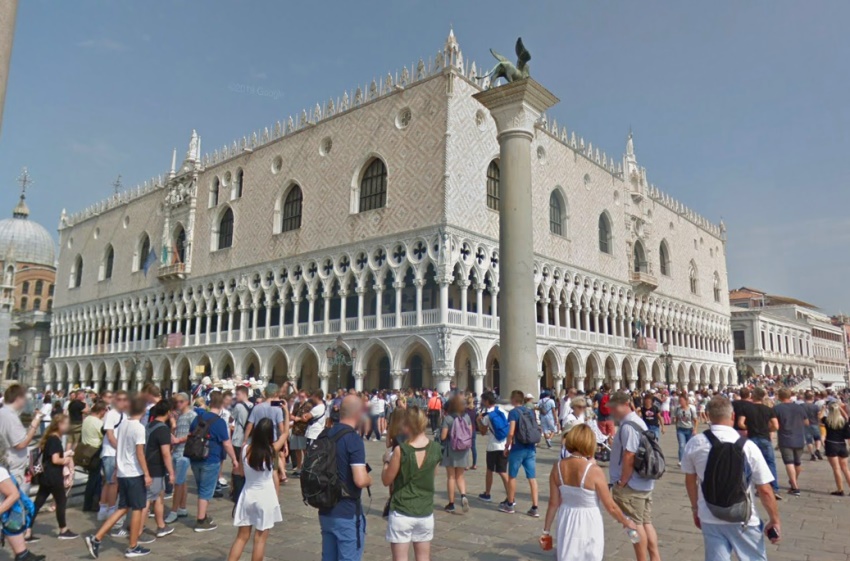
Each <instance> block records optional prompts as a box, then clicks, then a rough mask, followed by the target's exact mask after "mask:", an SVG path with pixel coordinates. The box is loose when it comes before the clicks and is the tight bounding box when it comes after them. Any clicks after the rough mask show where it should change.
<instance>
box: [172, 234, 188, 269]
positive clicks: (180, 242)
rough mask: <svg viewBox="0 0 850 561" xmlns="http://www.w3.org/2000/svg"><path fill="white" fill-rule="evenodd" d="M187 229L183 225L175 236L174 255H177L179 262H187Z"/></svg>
mask: <svg viewBox="0 0 850 561" xmlns="http://www.w3.org/2000/svg"><path fill="white" fill-rule="evenodd" d="M186 245H187V243H186V230H185V229H184V228H183V226H179V227H178V229H177V235H176V236H174V255H175V256H176V257H177V262H178V263H185V262H186Z"/></svg>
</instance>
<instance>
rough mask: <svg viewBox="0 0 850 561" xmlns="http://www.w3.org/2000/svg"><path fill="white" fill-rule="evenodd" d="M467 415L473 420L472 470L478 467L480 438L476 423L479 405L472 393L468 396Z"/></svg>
mask: <svg viewBox="0 0 850 561" xmlns="http://www.w3.org/2000/svg"><path fill="white" fill-rule="evenodd" d="M466 416H467V418H468V419H469V420H470V421H471V422H472V425H473V426H472V448H470V452H471V453H472V465H471V466H469V469H470V470H473V471H475V470H477V469H478V439H477V438H476V436H477V435H478V428H477V426H476V425H475V418H476V417H477V416H478V406H477V405H476V403H475V397H474V396H473V395H472V394H471V393H470V394H467V396H466Z"/></svg>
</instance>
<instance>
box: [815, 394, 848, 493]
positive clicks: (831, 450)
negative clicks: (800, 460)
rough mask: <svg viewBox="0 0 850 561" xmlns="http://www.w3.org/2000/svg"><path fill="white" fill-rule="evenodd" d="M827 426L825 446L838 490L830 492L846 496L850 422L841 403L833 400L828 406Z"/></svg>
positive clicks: (823, 420) (824, 422)
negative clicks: (844, 480)
mask: <svg viewBox="0 0 850 561" xmlns="http://www.w3.org/2000/svg"><path fill="white" fill-rule="evenodd" d="M822 423H823V426H824V427H825V428H826V438H825V439H824V443H823V448H824V453H825V454H826V459H827V461H829V467H831V468H832V475H833V476H834V477H835V488H836V490H835V491H833V492H832V493H830V495H835V496H838V497H843V496H844V482H843V479H846V480H847V484H848V485H850V469H848V468H847V455H848V454H847V440H848V439H850V423H848V421H847V416H846V414H845V413H844V411H842V409H841V403H840V402H838V401H832V402H831V403H830V404H829V405H827V407H826V415H825V416H824V417H823V419H822Z"/></svg>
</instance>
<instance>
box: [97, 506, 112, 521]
mask: <svg viewBox="0 0 850 561" xmlns="http://www.w3.org/2000/svg"><path fill="white" fill-rule="evenodd" d="M107 518H109V509H101V510H98V511H97V521H98V522H103V521H104V520H106V519H107Z"/></svg>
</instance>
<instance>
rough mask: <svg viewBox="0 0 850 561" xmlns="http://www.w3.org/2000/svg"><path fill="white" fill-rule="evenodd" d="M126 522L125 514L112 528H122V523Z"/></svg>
mask: <svg viewBox="0 0 850 561" xmlns="http://www.w3.org/2000/svg"><path fill="white" fill-rule="evenodd" d="M126 521H127V515H126V514H125V515H124V516H122V517H121V518H119V519H118V522H116V523H115V525H114V526H113V528H123V527H124V522H126Z"/></svg>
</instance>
